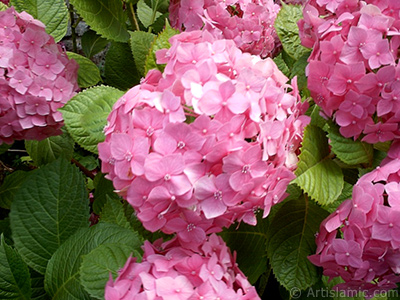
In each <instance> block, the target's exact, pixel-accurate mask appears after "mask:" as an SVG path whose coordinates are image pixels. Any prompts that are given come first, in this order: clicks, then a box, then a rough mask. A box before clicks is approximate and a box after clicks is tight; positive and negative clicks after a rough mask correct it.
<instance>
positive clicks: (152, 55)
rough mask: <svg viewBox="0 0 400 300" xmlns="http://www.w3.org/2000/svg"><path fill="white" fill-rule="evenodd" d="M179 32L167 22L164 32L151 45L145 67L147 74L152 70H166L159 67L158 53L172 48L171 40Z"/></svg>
mask: <svg viewBox="0 0 400 300" xmlns="http://www.w3.org/2000/svg"><path fill="white" fill-rule="evenodd" d="M178 33H179V30H177V29H174V28H172V27H171V25H169V23H168V21H166V24H165V28H164V30H163V31H162V32H161V33H160V34H159V35H158V36H157V38H156V39H155V40H154V42H153V44H152V45H151V48H150V52H149V53H148V55H147V57H146V63H145V65H144V69H145V74H146V73H147V72H148V71H150V70H151V69H157V68H158V69H159V70H160V71H163V70H164V66H160V65H157V62H156V52H157V51H158V50H160V49H165V48H169V47H171V44H170V43H169V41H168V40H169V38H170V37H172V36H174V35H176V34H178Z"/></svg>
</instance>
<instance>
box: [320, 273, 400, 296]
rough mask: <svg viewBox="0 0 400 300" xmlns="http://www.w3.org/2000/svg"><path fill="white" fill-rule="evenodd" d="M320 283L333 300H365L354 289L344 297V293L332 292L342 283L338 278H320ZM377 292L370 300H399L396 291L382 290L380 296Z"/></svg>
mask: <svg viewBox="0 0 400 300" xmlns="http://www.w3.org/2000/svg"><path fill="white" fill-rule="evenodd" d="M322 282H323V283H324V284H325V286H326V288H325V291H324V292H325V293H326V294H328V293H329V295H330V296H331V297H332V299H333V300H365V297H364V295H362V293H359V292H358V291H357V290H356V289H354V290H350V291H349V292H350V294H348V295H346V292H345V291H335V290H332V288H333V287H334V286H335V285H337V284H339V283H343V282H344V281H343V279H342V278H340V277H336V278H333V279H332V280H329V277H327V276H322ZM379 294H380V293H379V290H377V295H376V296H375V297H373V298H371V299H370V300H386V299H390V297H388V296H391V295H393V296H395V298H394V299H399V292H398V291H396V290H391V291H386V290H385V291H384V290H382V293H381V295H379Z"/></svg>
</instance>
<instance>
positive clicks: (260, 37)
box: [169, 0, 280, 58]
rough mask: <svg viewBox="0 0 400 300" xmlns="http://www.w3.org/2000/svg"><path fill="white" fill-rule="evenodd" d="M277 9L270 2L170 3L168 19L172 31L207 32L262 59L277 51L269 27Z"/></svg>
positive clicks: (181, 0) (180, 0) (210, 0)
mask: <svg viewBox="0 0 400 300" xmlns="http://www.w3.org/2000/svg"><path fill="white" fill-rule="evenodd" d="M279 9H280V6H279V5H278V4H275V3H274V1H273V0H229V1H226V0H223V1H221V0H206V1H204V0H172V1H171V2H170V6H169V12H170V16H169V18H170V22H171V25H172V26H173V27H175V28H178V29H182V30H186V31H193V30H199V29H204V30H208V31H209V32H212V33H213V35H214V36H219V37H220V38H224V39H232V40H234V41H235V43H236V45H237V46H238V47H239V48H240V49H241V50H242V51H244V52H249V53H251V54H254V55H259V56H261V57H263V58H264V57H268V56H271V55H272V54H273V52H274V51H277V50H278V48H279V47H277V45H279V39H278V36H277V35H276V32H275V29H274V26H273V25H274V21H275V18H276V16H277V14H278V12H279Z"/></svg>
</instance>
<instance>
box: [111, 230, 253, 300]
mask: <svg viewBox="0 0 400 300" xmlns="http://www.w3.org/2000/svg"><path fill="white" fill-rule="evenodd" d="M105 299H106V300H119V299H164V300H187V299H193V300H195V299H231V300H236V299H237V300H239V299H240V300H245V299H252V300H255V299H260V298H259V296H258V295H257V292H256V290H255V288H254V287H253V286H251V285H250V283H249V282H248V281H247V279H246V277H245V276H244V275H243V273H242V272H241V271H240V270H239V268H238V267H237V264H236V262H235V258H234V257H233V256H232V254H231V252H230V251H229V248H228V247H227V246H226V244H225V243H224V241H223V240H222V239H221V237H219V236H217V235H215V234H212V235H211V236H209V238H208V239H207V241H206V242H205V243H204V244H203V245H202V247H201V249H200V250H199V251H196V252H194V251H192V250H190V249H186V248H184V247H182V246H181V245H179V243H178V242H177V240H176V239H174V240H171V241H168V242H166V243H163V244H162V241H161V240H158V241H156V242H155V243H154V245H152V244H151V243H150V242H148V241H146V242H145V244H144V256H143V260H142V262H140V263H138V262H136V258H132V257H130V258H129V259H128V260H127V262H126V264H125V266H124V267H123V269H121V270H120V271H119V275H118V277H117V279H116V280H115V282H114V281H113V278H112V276H110V280H109V281H108V283H107V285H106V288H105Z"/></svg>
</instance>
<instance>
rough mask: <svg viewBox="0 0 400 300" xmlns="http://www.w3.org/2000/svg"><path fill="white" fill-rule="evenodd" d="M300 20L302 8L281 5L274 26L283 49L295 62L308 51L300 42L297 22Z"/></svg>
mask: <svg viewBox="0 0 400 300" xmlns="http://www.w3.org/2000/svg"><path fill="white" fill-rule="evenodd" d="M302 18H303V8H302V6H301V5H287V4H285V3H282V7H281V9H280V11H279V13H278V16H277V17H276V19H275V24H274V26H275V30H276V33H277V34H278V37H279V39H280V41H281V43H282V46H283V49H284V50H285V52H286V53H287V54H289V55H290V56H291V57H293V58H294V59H295V60H298V59H299V58H300V57H301V56H303V55H304V54H305V53H307V52H309V51H310V50H309V49H307V48H305V47H303V46H302V45H301V42H300V37H299V28H298V27H297V22H298V21H299V20H300V19H302Z"/></svg>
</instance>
